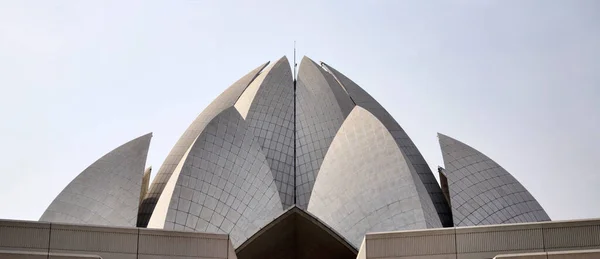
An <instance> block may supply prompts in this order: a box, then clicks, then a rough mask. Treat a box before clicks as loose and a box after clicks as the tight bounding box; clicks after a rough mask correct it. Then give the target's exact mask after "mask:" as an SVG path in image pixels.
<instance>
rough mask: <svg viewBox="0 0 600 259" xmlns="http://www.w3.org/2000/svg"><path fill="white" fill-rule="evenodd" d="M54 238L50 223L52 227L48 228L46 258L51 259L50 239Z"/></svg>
mask: <svg viewBox="0 0 600 259" xmlns="http://www.w3.org/2000/svg"><path fill="white" fill-rule="evenodd" d="M51 238H52V224H50V228H49V229H48V254H47V255H46V259H50V240H51Z"/></svg>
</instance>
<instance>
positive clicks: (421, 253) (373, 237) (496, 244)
mask: <svg viewBox="0 0 600 259" xmlns="http://www.w3.org/2000/svg"><path fill="white" fill-rule="evenodd" d="M363 242H364V245H363V246H361V250H360V251H359V255H363V256H362V258H369V259H371V258H386V259H391V258H395V259H409V258H410V259H417V258H419V259H425V258H427V259H450V258H452V259H489V258H494V257H495V256H497V255H509V254H524V253H536V252H540V253H542V254H546V255H548V256H549V255H550V254H556V253H545V252H556V251H573V250H591V249H600V219H591V220H573V221H551V222H538V223H522V224H505V225H491V226H476V227H455V228H443V229H429V230H417V231H398V232H385V233H369V234H367V235H366V237H365V241H363ZM363 250H364V251H363ZM573 254H574V255H573V256H576V255H575V253H573ZM577 256H579V255H577ZM359 258H360V256H359ZM498 258H501V257H498ZM543 258H546V257H543ZM548 258H550V257H548ZM562 258H569V257H562ZM572 258H578V257H572Z"/></svg>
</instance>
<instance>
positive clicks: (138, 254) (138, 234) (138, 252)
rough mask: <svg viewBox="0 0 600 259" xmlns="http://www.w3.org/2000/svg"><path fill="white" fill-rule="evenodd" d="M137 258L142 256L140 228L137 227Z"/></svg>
mask: <svg viewBox="0 0 600 259" xmlns="http://www.w3.org/2000/svg"><path fill="white" fill-rule="evenodd" d="M135 258H140V229H139V228H138V229H137V247H136V250H135Z"/></svg>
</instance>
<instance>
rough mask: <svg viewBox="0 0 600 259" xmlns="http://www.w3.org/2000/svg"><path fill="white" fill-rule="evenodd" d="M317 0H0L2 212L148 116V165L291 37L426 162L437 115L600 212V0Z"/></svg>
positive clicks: (48, 191)
mask: <svg viewBox="0 0 600 259" xmlns="http://www.w3.org/2000/svg"><path fill="white" fill-rule="evenodd" d="M324 2H325V1H258V2H256V1H239V2H237V3H234V2H232V1H227V2H226V1H212V2H209V1H17V0H13V1H9V0H4V1H0V90H1V94H0V116H1V118H2V123H0V175H1V179H2V183H3V187H2V188H0V197H1V198H0V218H4V219H7V218H8V219H25V220H37V219H39V217H40V216H41V215H42V213H43V211H44V210H45V209H46V207H47V206H48V205H49V204H50V202H52V200H53V199H54V197H56V195H57V194H58V193H59V192H60V191H61V190H62V189H63V188H64V187H65V186H66V185H67V184H68V183H69V182H70V181H71V180H72V179H73V178H74V177H75V176H77V175H78V174H79V173H80V172H81V171H82V170H83V169H85V168H86V167H87V166H88V165H90V164H91V163H93V162H94V161H96V160H97V159H98V158H100V157H101V156H102V155H104V154H105V153H107V152H109V151H111V150H112V149H114V148H115V147H117V146H119V145H121V144H123V143H125V142H127V141H129V140H131V139H133V138H135V137H138V136H141V135H143V134H145V133H148V132H153V133H154V137H153V139H152V142H151V145H150V153H149V157H148V162H147V165H152V166H153V167H154V169H155V172H156V171H157V170H158V168H159V167H160V165H161V163H162V161H163V159H164V158H165V157H166V155H167V153H168V152H169V151H170V149H171V147H172V146H173V145H174V144H175V142H176V141H177V139H178V138H179V137H180V135H181V134H182V133H183V131H184V130H185V129H186V128H187V126H188V125H189V124H190V123H191V122H192V121H193V120H194V118H195V117H196V116H197V115H198V114H199V113H200V112H201V111H202V110H203V109H204V108H205V107H206V106H207V105H208V104H209V102H210V101H212V100H213V99H214V98H215V97H216V96H217V95H218V94H219V93H221V92H222V91H223V90H224V89H225V88H226V87H228V86H229V85H230V84H231V83H233V82H234V81H236V80H237V79H238V78H240V77H241V76H243V75H244V74H246V73H247V72H249V71H250V70H251V69H253V68H255V67H257V66H258V65H259V64H261V63H263V62H266V61H268V60H271V61H273V60H276V59H278V58H280V57H281V56H283V55H287V56H288V58H289V59H290V60H291V59H292V53H293V49H292V46H293V41H294V40H296V41H297V42H298V43H297V45H298V57H299V59H300V58H301V57H302V55H307V56H309V57H311V58H313V59H314V60H315V61H320V60H322V61H325V62H327V63H328V64H330V65H331V66H333V67H334V68H336V69H337V70H339V71H340V72H342V73H344V74H345V75H347V76H348V77H349V78H351V79H352V80H354V81H355V82H357V83H358V84H359V85H360V86H362V87H363V88H364V89H365V90H366V91H367V92H369V93H370V94H371V95H372V96H373V97H374V98H375V99H377V100H378V101H379V102H380V103H381V104H382V105H383V106H384V107H385V108H386V109H387V110H388V111H389V112H390V113H391V114H392V115H393V116H394V118H395V119H396V120H397V121H398V123H400V125H401V126H402V127H403V128H404V129H405V130H406V131H407V132H408V134H409V136H410V137H411V138H412V139H413V141H414V142H415V143H416V145H417V147H418V148H419V150H420V151H421V153H422V154H423V155H424V157H425V159H426V160H427V162H428V163H429V165H430V166H431V168H432V169H434V170H435V169H436V168H437V166H438V165H443V161H442V156H441V152H440V149H439V145H438V143H437V137H436V133H437V132H441V133H444V134H447V135H449V136H451V137H454V138H456V139H458V140H460V141H463V142H465V143H466V144H469V145H471V146H472V147H474V148H476V149H478V150H480V151H481V152H483V153H485V154H486V155H488V156H489V157H491V158H492V159H494V160H495V161H496V162H498V163H499V164H500V165H502V166H503V167H504V168H505V169H507V170H508V171H509V172H510V173H512V174H513V175H514V176H515V177H516V178H517V179H518V180H519V181H520V182H521V183H522V184H523V185H524V186H525V187H526V188H527V189H528V190H529V191H530V192H531V193H532V194H533V195H534V197H536V198H537V200H538V201H539V202H540V203H541V205H542V206H543V207H544V208H545V209H546V211H547V212H548V214H549V215H550V217H551V218H552V219H554V220H560V219H577V218H593V217H600V202H599V201H598V200H600V188H599V186H600V171H599V169H598V165H599V163H598V160H599V159H600V114H599V113H600V1H594V0H589V1H575V0H570V1H563V0H560V1H558V0H557V1H550V0H540V1H533V0H506V1H484V0H456V1H442V0H439V1H419V0H416V1H328V2H327V3H324ZM434 172H436V171H434ZM436 174H437V173H436Z"/></svg>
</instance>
